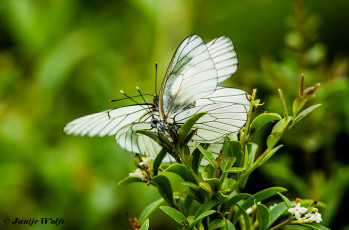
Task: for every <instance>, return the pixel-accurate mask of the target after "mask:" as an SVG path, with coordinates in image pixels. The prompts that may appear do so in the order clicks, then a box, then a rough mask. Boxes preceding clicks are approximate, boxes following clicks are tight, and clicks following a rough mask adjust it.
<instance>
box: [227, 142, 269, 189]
mask: <svg viewBox="0 0 349 230" xmlns="http://www.w3.org/2000/svg"><path fill="white" fill-rule="evenodd" d="M269 151H270V149H266V150H265V151H264V152H263V153H262V155H260V156H259V157H258V159H257V160H256V161H255V162H254V163H253V164H252V165H251V167H250V168H248V169H247V170H246V172H245V173H244V174H242V175H241V177H240V178H239V179H238V181H236V183H235V184H234V185H233V187H231V189H230V192H232V191H234V190H235V189H236V188H238V186H239V185H240V184H241V183H242V182H243V181H244V179H245V178H246V177H247V176H249V175H250V174H251V173H252V172H253V171H254V170H255V169H256V168H257V167H258V166H259V163H260V161H261V160H262V159H263V158H264V157H265V156H266V155H267V154H268V153H269Z"/></svg>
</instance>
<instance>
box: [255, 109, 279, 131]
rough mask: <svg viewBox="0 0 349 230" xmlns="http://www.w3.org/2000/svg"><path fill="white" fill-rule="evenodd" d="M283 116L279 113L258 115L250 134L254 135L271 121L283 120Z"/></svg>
mask: <svg viewBox="0 0 349 230" xmlns="http://www.w3.org/2000/svg"><path fill="white" fill-rule="evenodd" d="M281 119H282V118H281V116H280V115H279V114H277V113H262V114H260V115H258V116H257V117H256V118H255V119H254V120H253V121H252V123H251V126H250V132H251V133H254V132H256V131H257V130H258V129H260V128H261V127H263V126H264V125H266V124H267V123H269V122H271V121H278V120H281Z"/></svg>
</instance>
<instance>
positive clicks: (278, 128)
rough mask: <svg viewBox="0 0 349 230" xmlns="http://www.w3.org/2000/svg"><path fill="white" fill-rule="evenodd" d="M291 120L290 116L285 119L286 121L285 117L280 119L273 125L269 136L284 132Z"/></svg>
mask: <svg viewBox="0 0 349 230" xmlns="http://www.w3.org/2000/svg"><path fill="white" fill-rule="evenodd" d="M291 120H292V117H291V116H289V117H287V120H286V118H285V117H284V118H282V119H281V120H280V121H278V122H277V123H276V124H275V125H274V127H273V129H272V130H271V134H274V133H282V132H283V131H284V130H285V128H286V127H287V125H288V124H289V123H290V122H291Z"/></svg>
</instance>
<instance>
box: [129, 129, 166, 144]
mask: <svg viewBox="0 0 349 230" xmlns="http://www.w3.org/2000/svg"><path fill="white" fill-rule="evenodd" d="M135 132H136V133H139V134H143V135H145V136H147V137H150V138H151V139H153V140H154V141H155V142H156V143H158V144H159V145H160V146H163V143H162V142H161V141H160V139H159V138H158V136H156V135H154V134H152V133H151V132H149V131H148V130H143V129H139V130H136V131H135Z"/></svg>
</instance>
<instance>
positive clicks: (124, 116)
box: [63, 104, 153, 137]
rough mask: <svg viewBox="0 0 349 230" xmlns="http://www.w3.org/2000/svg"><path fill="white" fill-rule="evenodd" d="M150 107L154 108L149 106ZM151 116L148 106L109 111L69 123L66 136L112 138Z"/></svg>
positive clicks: (66, 127)
mask: <svg viewBox="0 0 349 230" xmlns="http://www.w3.org/2000/svg"><path fill="white" fill-rule="evenodd" d="M148 106H153V105H152V104H148ZM147 114H149V111H147V105H130V106H124V107H121V108H115V109H109V110H106V111H103V112H99V113H94V114H90V115H86V116H83V117H80V118H77V119H75V120H73V121H71V122H69V123H68V124H67V125H66V126H65V127H64V129H63V131H64V132H65V133H66V134H69V135H79V136H90V137H92V136H100V137H103V136H110V135H115V134H116V133H117V132H118V131H119V129H121V128H122V127H123V126H125V125H128V124H131V123H134V122H138V121H140V120H141V118H142V117H144V116H146V115H147Z"/></svg>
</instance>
